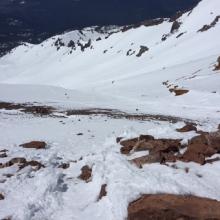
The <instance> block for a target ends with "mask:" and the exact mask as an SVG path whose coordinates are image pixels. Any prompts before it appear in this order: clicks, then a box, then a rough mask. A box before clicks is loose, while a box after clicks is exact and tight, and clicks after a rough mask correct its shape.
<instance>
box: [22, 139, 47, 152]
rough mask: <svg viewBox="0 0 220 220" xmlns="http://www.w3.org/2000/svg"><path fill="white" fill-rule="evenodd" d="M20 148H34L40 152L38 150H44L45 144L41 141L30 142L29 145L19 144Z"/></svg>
mask: <svg viewBox="0 0 220 220" xmlns="http://www.w3.org/2000/svg"><path fill="white" fill-rule="evenodd" d="M20 146H21V147H23V148H29V149H30V148H34V149H37V150H40V149H45V148H46V146H47V144H46V143H45V142H43V141H31V142H29V143H25V144H21V145H20Z"/></svg>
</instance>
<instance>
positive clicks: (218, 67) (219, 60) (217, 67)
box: [214, 56, 220, 71]
mask: <svg viewBox="0 0 220 220" xmlns="http://www.w3.org/2000/svg"><path fill="white" fill-rule="evenodd" d="M214 70H216V71H217V70H220V56H219V57H218V59H217V64H216V65H215V69H214Z"/></svg>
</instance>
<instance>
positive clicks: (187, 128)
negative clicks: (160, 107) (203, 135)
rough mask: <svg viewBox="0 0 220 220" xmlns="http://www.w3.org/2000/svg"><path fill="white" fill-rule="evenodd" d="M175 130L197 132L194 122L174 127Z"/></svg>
mask: <svg viewBox="0 0 220 220" xmlns="http://www.w3.org/2000/svg"><path fill="white" fill-rule="evenodd" d="M176 131H178V132H189V131H196V132H197V128H196V126H195V124H192V123H187V124H186V125H185V126H183V127H182V128H178V129H176Z"/></svg>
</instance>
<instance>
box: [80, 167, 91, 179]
mask: <svg viewBox="0 0 220 220" xmlns="http://www.w3.org/2000/svg"><path fill="white" fill-rule="evenodd" d="M91 177H92V168H90V167H89V166H87V165H86V166H84V167H82V169H81V174H80V175H79V176H78V178H79V179H81V180H83V181H85V182H89V181H90V180H91Z"/></svg>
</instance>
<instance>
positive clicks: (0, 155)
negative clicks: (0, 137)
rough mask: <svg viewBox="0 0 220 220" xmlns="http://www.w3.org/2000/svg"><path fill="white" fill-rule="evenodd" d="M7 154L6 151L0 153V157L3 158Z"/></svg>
mask: <svg viewBox="0 0 220 220" xmlns="http://www.w3.org/2000/svg"><path fill="white" fill-rule="evenodd" d="M7 156H8V155H7V154H6V153H2V154H1V153H0V158H5V157H7Z"/></svg>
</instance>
